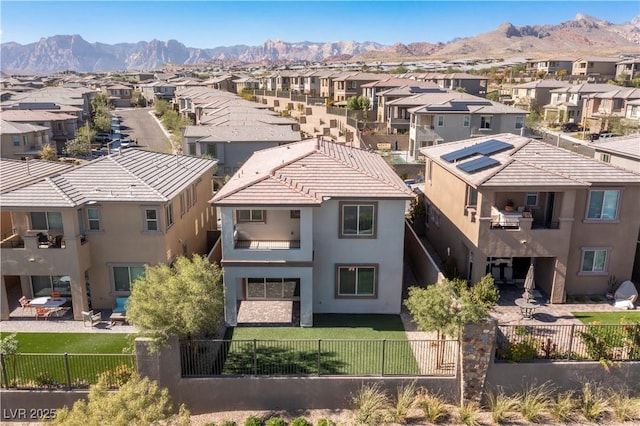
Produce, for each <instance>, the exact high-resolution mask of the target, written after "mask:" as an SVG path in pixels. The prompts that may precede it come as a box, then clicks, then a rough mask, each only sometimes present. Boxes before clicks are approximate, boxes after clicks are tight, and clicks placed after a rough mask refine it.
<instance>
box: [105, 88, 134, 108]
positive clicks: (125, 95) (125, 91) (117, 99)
mask: <svg viewBox="0 0 640 426" xmlns="http://www.w3.org/2000/svg"><path fill="white" fill-rule="evenodd" d="M102 92H103V93H104V94H106V95H107V99H108V100H109V102H110V103H111V105H113V106H114V107H116V108H129V107H130V106H131V98H132V94H133V87H132V86H127V85H126V84H110V85H107V86H104V87H102Z"/></svg>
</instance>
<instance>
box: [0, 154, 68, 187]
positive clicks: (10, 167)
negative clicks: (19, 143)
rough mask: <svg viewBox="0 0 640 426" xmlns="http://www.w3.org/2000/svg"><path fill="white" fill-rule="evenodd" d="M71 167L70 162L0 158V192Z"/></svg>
mask: <svg viewBox="0 0 640 426" xmlns="http://www.w3.org/2000/svg"><path fill="white" fill-rule="evenodd" d="M71 168H73V166H72V165H71V164H65V163H60V162H54V161H41V160H27V161H22V160H11V159H7V158H0V193H5V192H7V191H10V190H13V189H17V188H20V187H22V186H25V185H28V184H30V183H32V182H36V181H38V180H40V179H42V178H44V177H45V176H51V175H55V174H58V173H61V172H64V171H67V170H69V169H71Z"/></svg>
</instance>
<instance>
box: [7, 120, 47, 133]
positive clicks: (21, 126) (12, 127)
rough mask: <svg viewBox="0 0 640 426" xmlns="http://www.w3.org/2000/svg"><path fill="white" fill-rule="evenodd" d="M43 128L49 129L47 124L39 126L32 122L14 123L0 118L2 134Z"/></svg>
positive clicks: (35, 130) (34, 130) (36, 130)
mask: <svg viewBox="0 0 640 426" xmlns="http://www.w3.org/2000/svg"><path fill="white" fill-rule="evenodd" d="M42 130H47V131H48V130H49V128H48V127H45V126H37V125H35V124H30V123H14V122H13V121H7V120H2V119H0V134H3V135H4V134H6V135H15V134H22V133H28V132H38V131H42Z"/></svg>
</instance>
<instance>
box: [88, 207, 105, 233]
mask: <svg viewBox="0 0 640 426" xmlns="http://www.w3.org/2000/svg"><path fill="white" fill-rule="evenodd" d="M87 221H88V222H89V230H90V231H100V230H101V229H102V226H100V209H98V208H97V207H89V208H88V209H87Z"/></svg>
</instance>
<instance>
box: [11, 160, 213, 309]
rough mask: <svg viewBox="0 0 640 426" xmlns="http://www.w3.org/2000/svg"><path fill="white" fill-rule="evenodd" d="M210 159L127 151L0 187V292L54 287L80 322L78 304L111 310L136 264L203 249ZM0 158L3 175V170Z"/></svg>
mask: <svg viewBox="0 0 640 426" xmlns="http://www.w3.org/2000/svg"><path fill="white" fill-rule="evenodd" d="M215 165H216V162H215V161H213V160H208V159H205V158H195V157H189V156H179V155H170V154H163V153H156V152H151V151H145V150H138V149H129V150H127V151H122V154H119V155H115V154H114V155H110V156H106V157H102V158H100V159H97V160H94V161H91V162H89V163H87V164H85V165H83V166H79V167H75V168H73V169H69V170H66V171H61V172H60V173H59V174H56V175H51V176H48V177H43V178H41V179H39V180H38V181H35V182H31V183H29V184H28V185H26V186H23V187H20V188H17V189H10V190H7V191H3V192H2V198H1V199H0V209H1V210H2V212H3V214H5V213H6V212H9V214H10V217H11V228H12V229H13V235H12V236H11V237H9V238H5V239H3V241H2V248H0V254H1V258H2V260H1V266H2V292H3V293H2V294H3V295H4V294H7V292H8V293H11V294H15V293H18V294H23V295H25V296H26V297H27V298H32V297H39V296H47V295H49V294H51V292H52V291H57V292H60V293H61V295H62V296H64V297H67V298H70V300H71V303H72V309H73V317H74V319H76V320H81V319H82V311H86V310H88V309H89V308H90V307H91V308H93V309H111V308H113V306H114V302H115V298H116V297H118V296H128V295H129V294H130V290H131V283H132V282H133V281H134V280H135V279H136V278H137V277H139V276H140V275H141V274H143V273H144V266H145V265H157V264H165V263H167V264H168V263H171V262H172V261H174V260H175V259H176V257H178V256H180V255H191V254H193V253H200V254H206V253H208V251H209V248H210V247H208V246H207V232H208V231H210V230H215V229H216V213H215V210H214V209H213V208H211V206H210V205H209V204H208V201H209V199H210V198H211V196H212V194H213V191H212V187H213V183H212V179H213V170H214V168H215ZM2 166H3V167H2V171H1V173H2V177H3V179H2V180H3V182H4V179H5V176H6V174H8V173H9V172H10V169H7V168H5V164H4V162H3V164H2ZM38 234H40V235H41V236H42V235H44V237H45V238H44V240H42V239H41V238H39V235H38ZM47 235H48V236H49V237H51V239H52V240H53V241H54V244H48V243H47V238H46V237H47ZM159 302H161V301H159ZM2 312H3V313H4V312H8V302H7V301H6V298H3V302H2ZM3 319H6V318H3Z"/></svg>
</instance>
